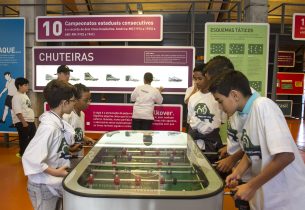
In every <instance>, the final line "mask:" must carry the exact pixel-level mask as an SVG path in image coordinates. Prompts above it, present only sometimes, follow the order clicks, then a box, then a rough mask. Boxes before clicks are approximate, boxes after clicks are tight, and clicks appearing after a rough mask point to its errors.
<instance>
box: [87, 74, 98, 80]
mask: <svg viewBox="0 0 305 210" xmlns="http://www.w3.org/2000/svg"><path fill="white" fill-rule="evenodd" d="M85 80H91V81H97V80H98V78H95V77H93V76H91V74H90V73H89V72H85Z"/></svg>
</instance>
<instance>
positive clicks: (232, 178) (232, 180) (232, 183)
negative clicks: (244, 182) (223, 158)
mask: <svg viewBox="0 0 305 210" xmlns="http://www.w3.org/2000/svg"><path fill="white" fill-rule="evenodd" d="M250 165H251V163H250V161H249V159H248V156H247V155H246V154H244V155H243V157H242V159H241V161H240V162H239V163H238V165H237V166H236V168H235V169H234V170H233V172H232V173H231V174H230V175H229V176H227V178H226V185H227V186H228V187H230V188H233V187H236V186H237V184H238V183H236V181H237V180H239V179H240V178H241V177H242V175H243V174H244V173H245V171H246V170H247V169H248V168H249V167H250Z"/></svg>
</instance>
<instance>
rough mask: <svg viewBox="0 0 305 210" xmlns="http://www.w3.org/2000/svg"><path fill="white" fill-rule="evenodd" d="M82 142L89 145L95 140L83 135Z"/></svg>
mask: <svg viewBox="0 0 305 210" xmlns="http://www.w3.org/2000/svg"><path fill="white" fill-rule="evenodd" d="M84 142H85V143H86V144H89V145H93V144H95V143H96V140H94V139H92V138H90V137H88V136H85V135H84Z"/></svg>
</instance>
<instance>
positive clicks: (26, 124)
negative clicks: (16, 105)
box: [16, 113, 29, 128]
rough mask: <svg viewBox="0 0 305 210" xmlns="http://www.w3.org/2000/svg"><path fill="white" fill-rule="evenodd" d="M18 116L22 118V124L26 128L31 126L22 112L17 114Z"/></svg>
mask: <svg viewBox="0 0 305 210" xmlns="http://www.w3.org/2000/svg"><path fill="white" fill-rule="evenodd" d="M16 116H17V117H18V119H19V120H20V122H21V123H22V126H23V127H24V128H25V127H28V126H29V124H28V122H27V121H25V119H24V117H23V115H22V113H18V114H16Z"/></svg>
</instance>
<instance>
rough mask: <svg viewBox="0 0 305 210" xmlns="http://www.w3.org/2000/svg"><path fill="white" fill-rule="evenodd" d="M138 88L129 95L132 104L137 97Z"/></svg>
mask: <svg viewBox="0 0 305 210" xmlns="http://www.w3.org/2000/svg"><path fill="white" fill-rule="evenodd" d="M137 89H138V88H135V89H134V90H133V92H132V93H131V95H130V101H132V102H135V101H136V100H137V97H138V91H137Z"/></svg>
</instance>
